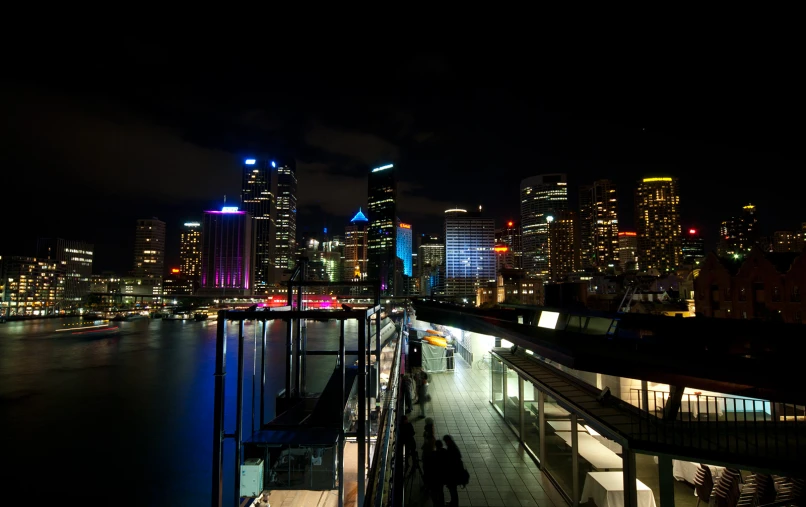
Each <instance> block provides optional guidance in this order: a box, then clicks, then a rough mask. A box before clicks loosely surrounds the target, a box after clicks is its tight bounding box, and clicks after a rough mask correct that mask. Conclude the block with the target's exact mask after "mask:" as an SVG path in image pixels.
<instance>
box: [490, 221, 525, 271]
mask: <svg viewBox="0 0 806 507" xmlns="http://www.w3.org/2000/svg"><path fill="white" fill-rule="evenodd" d="M495 244H496V245H498V246H499V247H500V245H506V246H507V250H506V251H505V252H503V251H502V250H501V249H500V248H499V249H498V250H496V253H497V254H498V256H497V258H498V264H499V269H501V268H503V269H523V246H522V241H521V224H520V223H519V222H518V221H515V220H509V221H507V222H506V223H505V224H504V226H503V227H501V228H499V229H496V230H495Z"/></svg>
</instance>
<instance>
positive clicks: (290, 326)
mask: <svg viewBox="0 0 806 507" xmlns="http://www.w3.org/2000/svg"><path fill="white" fill-rule="evenodd" d="M292 312H293V310H292ZM289 313H290V312H289ZM293 374H294V319H293V318H291V317H288V318H286V319H285V397H286V399H291V391H292V390H293V386H292V385H291V382H292V379H293V378H294V377H293Z"/></svg>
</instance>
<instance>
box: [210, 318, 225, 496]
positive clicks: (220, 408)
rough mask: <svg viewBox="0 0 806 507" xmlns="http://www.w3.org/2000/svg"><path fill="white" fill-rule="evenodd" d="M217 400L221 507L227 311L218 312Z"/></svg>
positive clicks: (216, 490) (216, 479) (216, 482)
mask: <svg viewBox="0 0 806 507" xmlns="http://www.w3.org/2000/svg"><path fill="white" fill-rule="evenodd" d="M214 371H215V373H214V374H213V375H214V378H215V398H214V401H213V476H212V478H213V480H212V482H213V484H212V485H213V489H212V493H213V494H212V497H211V498H212V507H221V505H222V496H221V495H222V493H223V491H224V392H225V391H224V381H225V380H226V377H227V311H226V310H220V311H219V312H218V324H217V329H216V343H215V370H214Z"/></svg>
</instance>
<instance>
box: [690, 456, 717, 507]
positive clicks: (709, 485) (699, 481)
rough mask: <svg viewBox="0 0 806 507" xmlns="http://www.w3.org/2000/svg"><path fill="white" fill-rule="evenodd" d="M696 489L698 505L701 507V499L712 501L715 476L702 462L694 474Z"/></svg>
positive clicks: (707, 501) (706, 501)
mask: <svg viewBox="0 0 806 507" xmlns="http://www.w3.org/2000/svg"><path fill="white" fill-rule="evenodd" d="M694 491H696V492H697V507H700V500H702V501H704V502H705V503H710V500H711V493H712V492H713V491H714V477H713V475H712V474H711V469H710V468H708V467H707V466H705V465H703V464H700V468H698V469H697V473H696V474H695V475H694Z"/></svg>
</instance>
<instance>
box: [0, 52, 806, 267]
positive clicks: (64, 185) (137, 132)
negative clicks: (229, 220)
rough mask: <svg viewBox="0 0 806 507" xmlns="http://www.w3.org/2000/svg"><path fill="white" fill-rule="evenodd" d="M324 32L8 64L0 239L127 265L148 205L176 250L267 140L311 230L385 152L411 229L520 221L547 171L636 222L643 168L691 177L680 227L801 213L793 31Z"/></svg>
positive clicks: (349, 209) (766, 227)
mask: <svg viewBox="0 0 806 507" xmlns="http://www.w3.org/2000/svg"><path fill="white" fill-rule="evenodd" d="M264 45H266V44H264ZM246 46H249V47H252V50H251V51H246V50H244V47H246ZM328 47H329V46H328V45H324V46H323V45H319V46H317V50H316V51H315V52H311V53H310V54H307V53H306V54H304V55H300V54H295V55H291V56H289V55H287V54H285V53H284V52H283V50H282V48H281V47H279V46H275V45H266V47H265V48H263V47H256V45H255V44H244V45H241V46H236V45H235V44H220V43H216V44H204V43H196V42H194V43H193V44H190V43H186V44H184V45H179V44H171V45H168V44H160V43H156V42H150V43H144V42H131V43H127V44H124V45H114V44H110V45H109V47H108V48H107V49H104V50H99V49H98V48H97V47H89V46H88V47H84V48H80V47H59V48H57V49H55V50H54V51H53V54H51V55H49V57H48V58H47V59H46V60H42V61H41V62H40V63H41V64H40V65H37V66H36V68H37V70H34V71H33V72H32V71H31V69H30V67H29V68H28V69H27V70H25V71H22V70H21V71H19V72H16V73H7V74H6V78H5V79H4V80H3V81H2V84H1V88H0V91H1V92H2V93H0V108H2V113H3V118H4V122H3V124H2V125H3V127H2V128H3V131H2V138H3V142H2V148H1V149H0V164H2V167H3V175H4V180H5V181H4V184H3V185H2V188H3V189H4V192H3V199H4V201H5V203H4V204H5V206H4V211H5V217H4V220H3V234H2V235H0V253H2V254H5V255H32V254H33V253H34V249H35V243H36V241H35V240H36V237H37V236H48V235H54V236H59V237H65V238H72V239H86V240H87V241H91V242H93V243H95V245H96V256H95V271H96V272H101V271H103V270H114V271H118V272H121V273H122V272H126V271H128V270H129V269H131V263H132V251H131V249H132V245H133V241H134V223H135V220H136V219H137V218H148V217H152V216H156V217H159V218H160V219H162V220H164V221H166V222H167V224H168V243H169V244H168V258H167V259H166V261H167V263H168V264H173V263H174V262H175V259H176V258H177V252H178V241H179V240H178V226H179V225H180V224H181V223H182V222H184V221H186V220H191V219H199V218H200V214H201V211H202V210H204V209H211V208H214V207H219V206H220V205H221V203H222V201H223V198H224V195H226V196H227V200H228V201H229V202H238V200H239V191H240V167H241V161H242V160H243V158H245V157H246V156H261V155H264V156H279V157H282V156H292V157H294V158H296V160H297V177H298V180H299V190H298V199H299V208H300V214H299V222H298V223H299V232H300V234H304V233H305V232H306V230H308V231H318V230H321V228H322V227H328V228H329V229H330V231H331V232H341V231H342V230H343V225H344V224H345V222H346V220H347V219H348V218H349V217H350V216H352V214H353V213H354V212H355V210H356V209H357V208H358V206H365V205H366V174H367V172H368V170H369V169H370V168H371V167H373V166H375V165H381V164H385V163H389V162H394V163H395V164H396V165H397V167H398V171H399V177H400V180H401V181H400V197H399V202H400V204H399V215H400V218H401V219H402V220H404V221H408V222H411V223H413V225H414V229H415V234H419V233H422V232H430V231H437V230H439V229H440V227H441V219H442V213H443V211H444V210H445V209H446V208H448V207H453V206H456V205H459V206H465V207H472V208H476V207H478V205H482V206H484V209H485V212H486V213H489V214H491V215H492V216H494V217H495V218H496V219H499V220H502V221H503V220H507V219H511V218H515V219H517V218H518V215H519V208H518V189H519V183H520V180H521V179H522V178H524V177H528V176H532V175H537V174H542V173H552V172H566V173H567V174H568V177H569V188H570V189H571V199H572V201H571V204H572V206H573V207H576V206H577V205H578V201H577V193H576V188H577V187H578V186H579V185H580V184H585V183H589V182H590V181H592V180H593V179H594V178H611V179H613V180H615V181H616V182H617V183H619V184H620V185H621V188H620V192H621V202H620V207H621V209H620V212H621V216H620V219H621V223H622V227H623V228H625V229H628V228H631V227H632V225H633V216H632V215H633V206H634V203H633V197H632V196H633V191H634V188H635V184H636V181H637V180H638V179H639V178H641V177H645V176H652V175H673V176H678V177H679V178H680V180H681V204H682V225H683V227H684V229H686V228H689V227H696V228H699V229H701V230H702V231H703V233H704V235H705V237H706V238H707V239H708V244H709V245H710V246H714V245H715V238H716V232H717V227H718V225H719V222H720V221H721V220H723V219H725V218H728V217H729V216H731V215H733V214H736V213H738V212H739V211H740V209H741V206H742V205H744V204H746V203H748V202H752V203H753V204H756V205H757V206H758V210H759V216H760V220H761V224H762V232H765V233H771V232H772V231H773V230H776V229H794V228H796V227H797V226H798V225H799V224H800V223H801V222H804V221H806V206H804V204H803V201H802V197H801V196H802V194H803V188H804V187H803V184H804V183H806V181H804V180H806V178H805V177H804V172H806V171H804V168H805V167H806V165H804V155H803V148H802V147H803V142H804V141H803V140H804V135H803V134H804V132H803V130H804V129H803V118H804V114H803V113H804V108H803V92H802V81H801V78H800V76H799V70H800V69H799V67H800V66H798V65H794V64H793V63H794V62H793V60H792V59H791V57H792V55H791V54H787V53H786V52H784V51H781V50H780V49H779V50H777V51H764V50H763V49H764V48H763V47H762V46H754V47H752V48H739V47H738V46H737V47H731V48H722V49H719V50H717V49H704V48H698V49H697V50H692V51H691V52H685V51H682V50H681V49H680V48H679V47H676V46H669V47H668V48H649V47H644V48H643V49H641V48H638V49H622V50H621V51H612V50H605V49H599V48H598V47H595V46H586V47H585V48H584V51H579V54H576V55H573V57H572V54H571V53H563V54H562V56H559V55H557V56H553V57H552V56H550V55H549V56H547V55H542V54H540V53H538V52H535V51H534V50H532V51H529V52H527V51H525V50H524V52H523V53H522V54H517V53H514V52H512V51H506V52H503V51H493V50H492V49H490V50H488V51H484V50H478V49H470V48H462V50H458V49H456V50H453V51H442V52H427V53H426V52H423V53H420V52H413V51H407V52H401V51H393V50H388V51H387V50H384V51H383V52H382V53H381V51H382V49H381V48H373V47H368V48H360V49H359V48H353V49H352V50H346V49H344V48H338V49H336V48H334V49H328ZM571 49H574V48H569V51H570V50H571ZM9 76H12V77H9Z"/></svg>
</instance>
